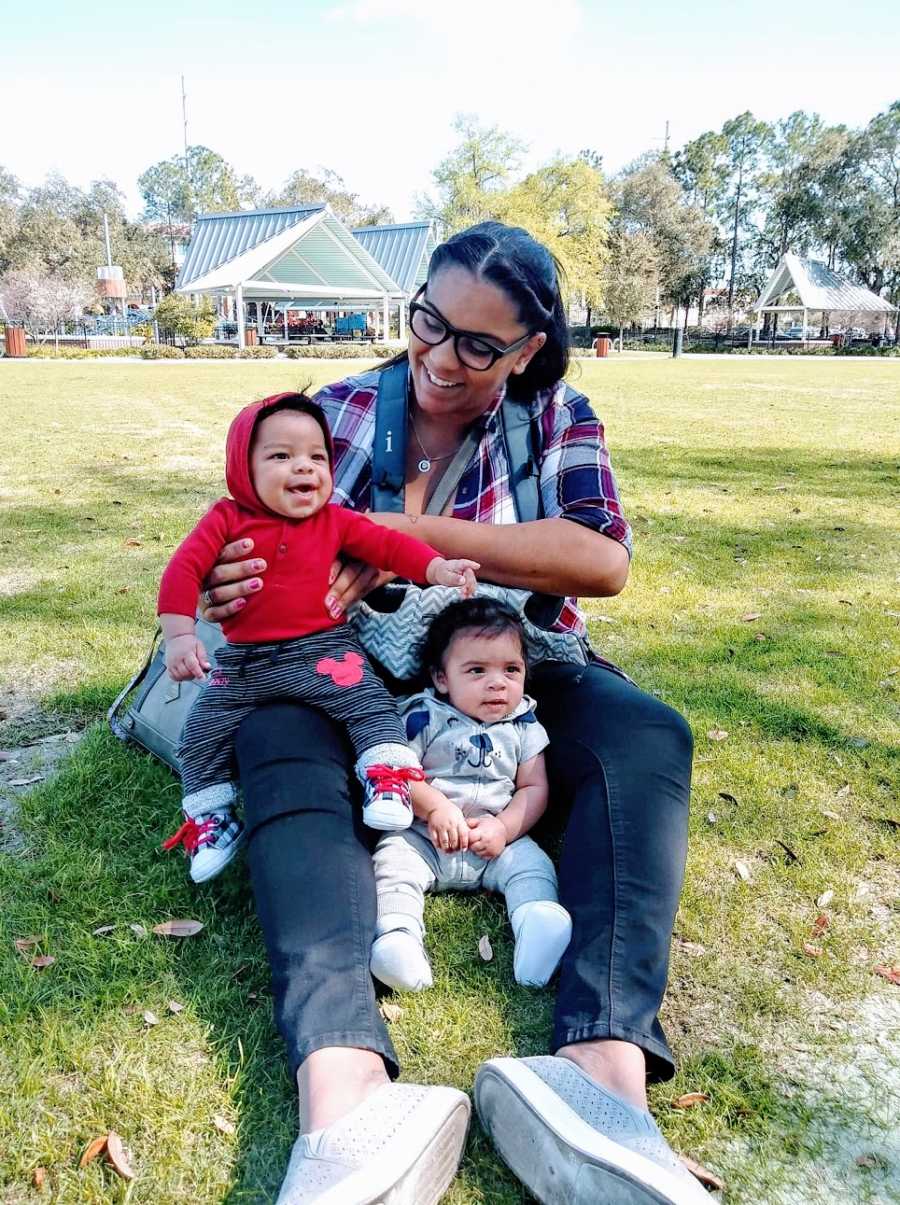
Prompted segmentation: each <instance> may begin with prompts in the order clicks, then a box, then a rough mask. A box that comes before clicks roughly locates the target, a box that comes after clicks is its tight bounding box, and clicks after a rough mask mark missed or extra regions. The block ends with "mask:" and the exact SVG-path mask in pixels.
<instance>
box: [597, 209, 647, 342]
mask: <svg viewBox="0 0 900 1205" xmlns="http://www.w3.org/2000/svg"><path fill="white" fill-rule="evenodd" d="M603 280H604V288H603V297H604V299H603V309H604V311H605V312H606V313H607V314H608V315H609V319H610V321H611V322H613V323H615V324H616V325H617V326H618V328H619V351H621V350H622V328H623V327H624V326H625V325H626V324H627V325H630V324H633V323H636V322H640V320H641V319H642V318H643V316H644V314H645V313H646V312H647V310H648V309H650V308H651V307H652V306H653V304H654V302H655V300H656V290H657V286H658V282H659V258H658V254H657V250H656V246H655V245H654V242H653V239H652V238H651V237H650V235H649V234H647V233H646V232H644V231H643V230H637V231H634V232H633V233H631V234H629V233H628V231H626V230H624V229H623V228H622V227H621V226H619V227H618V228H617V229H615V230H614V231H613V233H612V235H611V237H610V242H609V262H608V263H607V265H606V270H605V272H604V277H603Z"/></svg>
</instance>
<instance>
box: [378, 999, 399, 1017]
mask: <svg viewBox="0 0 900 1205" xmlns="http://www.w3.org/2000/svg"><path fill="white" fill-rule="evenodd" d="M381 1015H382V1016H383V1017H384V1019H385V1021H399V1020H400V1018H401V1017H402V1016H403V1008H402V1006H401V1005H399V1004H392V1003H391V1001H390V1000H385V1001H384V1003H383V1004H382V1005H381Z"/></svg>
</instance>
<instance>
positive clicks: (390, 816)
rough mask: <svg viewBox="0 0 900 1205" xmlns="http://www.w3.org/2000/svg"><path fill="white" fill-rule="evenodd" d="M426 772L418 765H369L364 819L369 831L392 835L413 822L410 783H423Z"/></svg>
mask: <svg viewBox="0 0 900 1205" xmlns="http://www.w3.org/2000/svg"><path fill="white" fill-rule="evenodd" d="M424 778H425V771H424V770H422V769H420V768H419V767H418V766H380V765H379V766H369V768H368V769H367V770H366V780H367V781H366V802H365V805H364V807H363V820H364V822H365V823H366V824H367V825H368V826H369V828H376V829H378V830H379V831H380V832H383V833H395V832H399V831H400V830H401V829H404V828H409V826H410V825H411V824H412V822H413V810H412V802H411V801H410V798H409V785H408V784H409V783H411V782H422V781H423V779H424Z"/></svg>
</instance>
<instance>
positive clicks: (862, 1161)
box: [856, 1155, 885, 1167]
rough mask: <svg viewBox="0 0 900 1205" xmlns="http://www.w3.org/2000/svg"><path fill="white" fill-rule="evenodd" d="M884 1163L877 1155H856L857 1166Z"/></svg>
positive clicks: (881, 1164)
mask: <svg viewBox="0 0 900 1205" xmlns="http://www.w3.org/2000/svg"><path fill="white" fill-rule="evenodd" d="M884 1165H885V1164H884V1160H883V1159H880V1158H879V1157H878V1155H857V1156H856V1166H857V1167H884Z"/></svg>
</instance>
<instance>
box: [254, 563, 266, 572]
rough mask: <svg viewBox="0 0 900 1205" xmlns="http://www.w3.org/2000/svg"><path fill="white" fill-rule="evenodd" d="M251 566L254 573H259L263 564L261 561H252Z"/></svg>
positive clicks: (263, 566)
mask: <svg viewBox="0 0 900 1205" xmlns="http://www.w3.org/2000/svg"><path fill="white" fill-rule="evenodd" d="M251 568H252V569H253V572H254V573H260V572H261V571H262V570H263V569H264V568H265V565H264V563H263V562H262V561H254V562H253V564H252V566H251Z"/></svg>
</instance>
